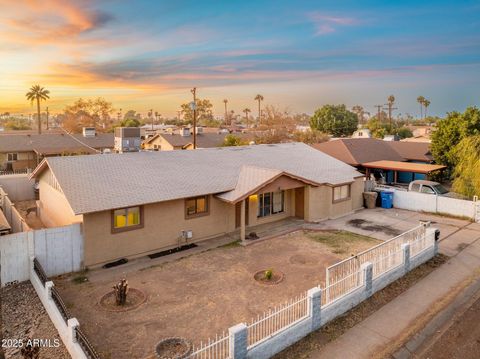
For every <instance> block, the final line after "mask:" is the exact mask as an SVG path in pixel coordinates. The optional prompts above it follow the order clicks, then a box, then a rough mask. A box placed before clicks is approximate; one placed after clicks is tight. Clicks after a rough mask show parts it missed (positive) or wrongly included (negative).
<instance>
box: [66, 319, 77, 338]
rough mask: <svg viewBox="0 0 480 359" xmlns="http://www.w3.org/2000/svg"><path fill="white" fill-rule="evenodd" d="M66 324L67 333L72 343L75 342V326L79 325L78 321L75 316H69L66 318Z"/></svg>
mask: <svg viewBox="0 0 480 359" xmlns="http://www.w3.org/2000/svg"><path fill="white" fill-rule="evenodd" d="M67 326H68V335H69V336H70V339H71V341H72V343H76V342H77V332H76V329H77V327H79V326H80V323H79V322H78V320H77V318H70V319H68V320H67Z"/></svg>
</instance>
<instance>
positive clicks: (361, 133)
mask: <svg viewBox="0 0 480 359" xmlns="http://www.w3.org/2000/svg"><path fill="white" fill-rule="evenodd" d="M352 138H372V133H371V132H370V130H369V129H368V128H359V129H358V130H356V131H355V132H354V133H353V134H352Z"/></svg>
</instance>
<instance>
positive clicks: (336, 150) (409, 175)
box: [313, 138, 445, 183]
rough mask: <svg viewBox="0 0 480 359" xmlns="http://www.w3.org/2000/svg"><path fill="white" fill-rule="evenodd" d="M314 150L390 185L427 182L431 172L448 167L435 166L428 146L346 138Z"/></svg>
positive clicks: (315, 145)
mask: <svg viewBox="0 0 480 359" xmlns="http://www.w3.org/2000/svg"><path fill="white" fill-rule="evenodd" d="M313 147H314V148H316V149H317V150H319V151H322V152H324V153H326V154H328V155H330V156H333V157H335V158H336V159H339V160H340V161H343V162H345V163H347V164H349V165H351V166H354V167H356V168H357V169H358V170H359V171H361V172H363V173H367V174H370V173H372V174H373V175H374V176H375V177H376V178H377V179H381V180H382V181H385V182H386V183H409V182H411V181H413V180H417V179H426V178H427V176H428V175H429V174H430V173H433V172H437V171H439V170H442V169H443V168H445V167H444V166H440V167H438V166H434V165H432V164H431V163H432V162H433V156H432V154H431V153H430V149H429V144H428V143H411V142H401V141H382V140H378V139H375V138H364V139H362V138H342V139H337V140H334V141H329V142H323V143H318V144H314V145H313ZM403 162H407V163H403ZM402 163H403V164H402ZM408 163H412V164H408ZM413 163H416V164H419V165H415V164H413ZM420 164H422V166H420ZM389 166H390V167H389ZM367 169H368V170H367Z"/></svg>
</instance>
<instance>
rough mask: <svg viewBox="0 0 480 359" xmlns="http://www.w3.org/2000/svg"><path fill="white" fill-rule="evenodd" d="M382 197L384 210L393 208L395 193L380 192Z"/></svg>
mask: <svg viewBox="0 0 480 359" xmlns="http://www.w3.org/2000/svg"><path fill="white" fill-rule="evenodd" d="M380 197H381V200H382V208H392V207H393V192H390V191H382V192H380Z"/></svg>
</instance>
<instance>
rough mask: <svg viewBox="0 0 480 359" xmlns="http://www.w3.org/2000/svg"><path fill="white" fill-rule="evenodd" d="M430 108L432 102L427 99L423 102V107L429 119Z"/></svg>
mask: <svg viewBox="0 0 480 359" xmlns="http://www.w3.org/2000/svg"><path fill="white" fill-rule="evenodd" d="M428 106H430V101H428V100H427V99H424V100H423V107H425V118H427V107H428Z"/></svg>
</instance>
